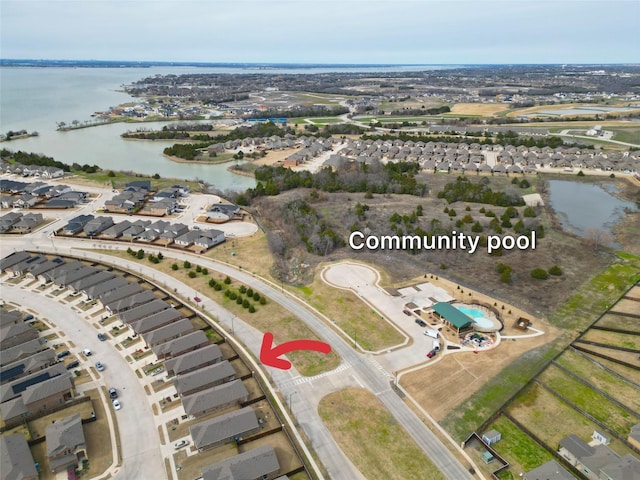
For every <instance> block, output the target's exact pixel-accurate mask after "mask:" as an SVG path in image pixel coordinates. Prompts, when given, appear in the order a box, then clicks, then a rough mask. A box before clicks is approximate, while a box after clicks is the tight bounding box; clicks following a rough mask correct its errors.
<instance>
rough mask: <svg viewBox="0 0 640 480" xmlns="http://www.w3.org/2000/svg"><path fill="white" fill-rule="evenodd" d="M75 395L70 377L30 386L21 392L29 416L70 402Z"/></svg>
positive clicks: (61, 376) (56, 378)
mask: <svg viewBox="0 0 640 480" xmlns="http://www.w3.org/2000/svg"><path fill="white" fill-rule="evenodd" d="M74 394H75V390H74V385H73V378H72V377H71V375H60V376H57V377H53V378H50V379H49V380H45V381H44V382H40V383H36V384H35V385H30V386H29V387H27V388H26V389H25V391H24V392H22V399H23V401H24V404H25V406H26V407H27V410H29V412H30V413H31V414H33V413H35V412H44V411H47V410H51V409H52V408H54V407H56V406H58V405H62V404H63V403H65V402H67V401H69V400H71V399H72V398H73V396H74Z"/></svg>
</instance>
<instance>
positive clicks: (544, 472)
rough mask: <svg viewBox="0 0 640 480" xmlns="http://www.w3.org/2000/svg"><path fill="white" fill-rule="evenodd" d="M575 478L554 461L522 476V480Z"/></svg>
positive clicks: (570, 479)
mask: <svg viewBox="0 0 640 480" xmlns="http://www.w3.org/2000/svg"><path fill="white" fill-rule="evenodd" d="M575 478H576V477H574V476H573V475H571V474H570V473H569V472H568V471H567V469H565V468H564V467H563V466H562V465H560V464H559V463H558V462H556V461H555V460H549V461H548V462H547V463H543V464H542V465H540V466H539V467H538V468H534V469H533V470H530V471H528V472H527V473H525V474H524V475H523V476H522V479H523V480H575Z"/></svg>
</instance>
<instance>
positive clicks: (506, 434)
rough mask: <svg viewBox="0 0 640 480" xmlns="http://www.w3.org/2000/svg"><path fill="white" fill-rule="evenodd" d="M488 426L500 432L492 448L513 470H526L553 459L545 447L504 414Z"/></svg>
mask: <svg viewBox="0 0 640 480" xmlns="http://www.w3.org/2000/svg"><path fill="white" fill-rule="evenodd" d="M490 428H492V429H496V430H497V431H498V432H500V433H501V434H502V437H501V439H500V441H499V442H498V443H496V444H495V445H493V448H494V449H495V450H496V451H497V452H498V453H499V454H500V455H502V456H503V457H504V458H505V459H506V460H507V461H508V462H509V464H510V465H511V470H513V471H521V472H526V471H528V470H532V469H534V468H537V467H539V466H540V465H542V464H543V463H546V462H548V461H549V460H552V459H553V456H552V455H551V454H550V453H549V452H548V451H547V450H546V449H544V448H543V447H541V446H540V445H538V444H537V443H536V442H535V441H533V440H532V439H531V437H529V436H528V435H527V434H526V433H524V432H523V431H522V430H520V429H519V428H518V427H517V426H516V425H515V424H514V423H513V422H512V421H511V420H509V419H508V418H507V417H505V416H500V417H498V418H497V420H496V421H495V422H493V424H492V425H491V427H490Z"/></svg>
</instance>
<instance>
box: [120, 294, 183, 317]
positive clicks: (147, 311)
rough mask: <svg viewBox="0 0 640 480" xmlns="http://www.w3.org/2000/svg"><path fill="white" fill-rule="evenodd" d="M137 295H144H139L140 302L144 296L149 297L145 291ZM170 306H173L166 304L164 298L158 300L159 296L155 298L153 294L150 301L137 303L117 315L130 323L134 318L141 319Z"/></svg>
mask: <svg viewBox="0 0 640 480" xmlns="http://www.w3.org/2000/svg"><path fill="white" fill-rule="evenodd" d="M150 293H151V294H153V292H151V291H150ZM139 295H144V296H145V297H140V301H141V302H142V301H143V300H144V299H145V298H151V297H150V296H149V295H148V294H147V292H143V293H140V294H139ZM136 300H137V299H136ZM170 308H173V306H172V305H170V304H168V303H167V302H165V301H164V300H160V299H159V298H156V297H155V295H154V297H153V298H151V301H148V302H144V303H141V304H138V306H136V307H134V308H131V309H129V310H126V311H124V312H122V313H120V314H119V316H120V319H121V320H122V321H123V322H125V323H131V322H135V321H136V320H142V319H143V318H146V317H149V316H151V315H155V314H156V313H159V312H163V311H164V310H168V309H170Z"/></svg>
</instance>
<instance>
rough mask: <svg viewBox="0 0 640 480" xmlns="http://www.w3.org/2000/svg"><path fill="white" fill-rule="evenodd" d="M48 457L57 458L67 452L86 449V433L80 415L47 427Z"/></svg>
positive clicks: (77, 414) (66, 418)
mask: <svg viewBox="0 0 640 480" xmlns="http://www.w3.org/2000/svg"><path fill="white" fill-rule="evenodd" d="M45 435H46V437H47V457H57V456H59V455H61V454H63V453H64V452H65V451H66V450H71V451H74V450H75V449H77V448H78V447H81V448H84V445H85V440H84V431H83V430H82V419H81V418H80V414H79V413H76V414H75V415H70V416H68V417H65V418H63V419H62V420H58V421H57V422H54V423H51V424H49V425H47V427H46V429H45Z"/></svg>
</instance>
